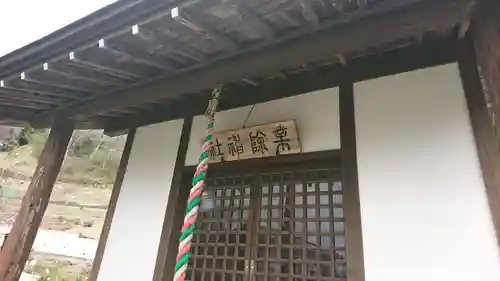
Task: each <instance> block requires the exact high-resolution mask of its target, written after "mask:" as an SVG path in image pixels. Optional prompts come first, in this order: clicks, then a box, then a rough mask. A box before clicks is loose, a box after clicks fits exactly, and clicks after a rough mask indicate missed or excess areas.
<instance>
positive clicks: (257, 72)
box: [0, 0, 469, 128]
mask: <svg viewBox="0 0 500 281" xmlns="http://www.w3.org/2000/svg"><path fill="white" fill-rule="evenodd" d="M424 2H427V3H432V4H429V5H436V3H438V2H443V3H445V2H449V3H451V2H453V3H455V2H456V3H455V8H449V9H457V8H456V6H457V5H464V7H465V5H466V3H468V2H469V1H466V0H464V1H460V0H458V1H457V0H456V1H450V0H432V1H428V0H357V1H354V0H253V1H245V0H198V1H174V0H171V1H153V0H149V1H125V0H124V1H118V3H116V4H113V5H110V6H108V7H106V8H104V9H103V10H101V11H98V12H97V13H96V14H93V15H91V16H89V17H87V18H85V19H82V20H80V21H79V22H77V23H75V24H73V25H71V26H68V27H67V28H65V29H63V30H61V31H58V32H56V33H54V34H53V35H50V36H48V37H47V38H45V39H42V40H40V41H38V42H35V43H33V44H32V45H29V46H27V47H25V48H23V49H21V50H19V51H16V52H14V53H12V54H9V55H7V56H5V57H3V58H1V59H0V79H1V82H0V123H2V122H3V123H4V124H19V122H20V121H26V122H30V123H33V124H37V125H39V126H48V125H50V122H51V120H53V118H56V117H58V116H59V117H71V118H74V119H75V120H77V121H78V123H79V125H80V126H81V127H84V126H87V127H96V128H106V127H109V126H111V125H110V124H122V125H123V124H127V125H128V124H129V123H130V122H132V123H133V122H136V123H137V122H138V121H137V120H138V118H139V116H145V115H146V116H147V115H148V114H149V115H150V114H152V113H153V112H158V111H161V112H175V109H176V108H187V107H190V106H189V104H192V103H194V104H195V105H193V106H192V107H196V106H198V108H197V109H195V110H194V111H192V112H191V111H190V112H191V113H192V114H197V113H199V111H200V110H202V109H201V108H200V107H201V105H202V104H204V101H205V100H206V98H207V93H208V92H209V91H210V88H211V87H212V86H214V85H217V84H224V85H225V86H228V87H229V88H231V89H233V90H234V91H235V92H236V91H240V92H251V91H262V90H263V89H264V88H262V87H261V86H263V85H265V84H266V83H267V81H271V80H273V79H281V80H283V81H290V80H289V78H290V77H294V75H295V76H296V74H297V73H301V72H304V71H305V72H307V73H310V72H311V71H313V72H314V71H316V72H318V71H319V70H321V71H320V72H323V68H324V67H329V68H332V66H333V67H337V66H338V65H342V64H345V63H346V62H347V61H351V60H356V59H357V58H359V57H363V56H367V55H370V54H373V53H375V54H379V55H380V54H382V53H383V52H385V51H387V50H394V49H400V48H403V47H407V46H409V45H415V44H417V45H418V44H422V42H423V41H424V42H427V41H433V40H435V39H436V38H440V40H441V39H443V38H444V39H445V40H447V39H449V38H450V37H452V36H454V34H455V33H454V28H455V27H456V24H458V23H459V22H458V21H460V20H461V19H462V18H463V15H462V14H465V12H464V11H462V10H463V9H462V7H461V6H460V9H457V10H459V11H458V12H457V13H456V14H457V15H456V18H452V19H450V20H449V22H448V21H446V22H445V23H442V21H441V19H435V20H434V21H433V22H431V23H426V24H427V26H425V27H423V28H416V27H415V26H408V27H406V29H407V30H408V32H407V33H403V32H402V31H394V32H393V31H392V30H391V27H390V25H387V24H388V23H390V22H389V21H387V22H386V23H385V24H386V27H387V28H388V29H386V30H379V32H380V34H378V35H377V36H375V35H374V34H370V36H372V37H373V36H375V37H374V38H375V39H373V40H372V42H373V43H371V42H370V41H367V40H368V39H366V40H365V41H367V42H364V43H359V44H358V45H357V46H355V45H353V46H350V47H347V43H346V42H343V41H346V40H343V41H342V42H339V43H338V44H335V46H333V45H329V46H332V47H331V48H332V49H335V48H336V47H338V46H337V45H339V46H340V45H342V46H344V47H343V49H342V48H340V51H339V50H336V51H335V52H333V51H332V52H333V53H331V52H329V51H327V50H325V51H322V52H319V53H320V54H318V52H315V51H314V50H315V49H314V48H312V47H310V48H309V49H307V48H305V49H303V50H302V52H304V53H306V55H301V56H303V59H299V58H296V57H297V55H294V54H301V52H300V51H299V49H298V47H297V48H296V50H294V47H295V46H298V45H300V44H305V43H304V42H307V43H308V44H311V46H313V43H314V42H315V41H314V40H317V41H318V42H317V44H316V43H314V44H316V45H314V46H316V47H317V48H320V45H318V44H326V43H327V41H325V40H327V39H328V37H330V36H333V34H334V32H337V31H339V30H342V28H343V26H349V25H351V26H352V25H353V23H356V22H360V21H362V20H363V19H365V18H374V17H377V16H379V15H380V17H382V15H383V16H384V17H387V18H389V15H395V14H396V13H395V12H394V11H399V10H404V9H405V7H406V10H409V9H408V7H412V9H413V5H421V6H422V7H423V5H424V4H422V3H424ZM178 3H184V4H182V5H181V6H179V9H178V10H174V11H173V12H172V10H171V9H172V8H174V7H176V6H177V5H178ZM449 3H447V4H446V5H445V4H443V7H451V6H450V5H449ZM457 3H458V4H457ZM426 5H427V4H426ZM421 10H422V11H426V10H425V9H423V8H422V9H421ZM177 12H178V13H177ZM406 13H410V12H409V11H406ZM416 16H417V15H416ZM418 16H420V17H422V20H423V16H424V15H423V14H422V13H421V14H420V15H418ZM404 18H405V19H406V18H408V17H406V16H405V17H404ZM379 21H380V20H379ZM426 21H428V20H426ZM410 24H411V22H410ZM399 28H400V27H399ZM351 29H353V31H355V30H356V29H354V27H353V28H351ZM365 29H366V28H365ZM344 33H346V32H344ZM384 33H391V34H393V37H390V36H389V37H388V38H387V39H385V38H382V37H384V36H386V34H384ZM318 34H319V35H318ZM330 34H332V35H330ZM349 34H351V32H349ZM320 35H321V36H322V37H319V36H320ZM312 36H316V37H312ZM344 36H347V35H345V34H344ZM325 38H327V39H325ZM320 39H321V40H322V41H321V40H320ZM351 41H352V40H351ZM311 42H312V43H311ZM291 46H293V47H291ZM325 46H327V45H323V47H325ZM323 49H325V48H323ZM327 49H330V47H328V48H327ZM280 50H283V52H281V51H280ZM308 50H309V51H308ZM321 50H322V49H321ZM273 51H274V52H275V55H272V54H273V53H272V52H273ZM293 51H295V53H293ZM265 55H268V56H269V57H268V58H271V60H275V61H273V62H272V65H270V66H264V65H257V62H255V63H254V64H255V67H250V64H248V63H250V62H251V61H252V60H253V59H254V58H255V61H258V58H261V59H262V60H263V62H264V64H265V62H269V64H271V62H270V59H266V56H265ZM279 56H282V57H279ZM287 56H288V57H287ZM290 57H293V58H294V59H293V60H290V59H289V58H290ZM244 59H247V60H246V61H245V60H244ZM238 61H239V62H240V64H239V65H241V68H243V69H238V70H233V71H231V69H230V68H228V67H226V68H224V67H225V66H226V65H228V64H229V63H234V65H236V66H237V65H238V63H237V62H238ZM245 63H247V64H245ZM220 69H223V70H225V72H223V74H224V75H223V74H220V75H218V76H217V75H215V74H214V75H215V76H213V77H212V76H210V73H215V72H217V71H222V70H220ZM212 70H213V71H212ZM217 73H218V72H217ZM196 77H202V78H203V77H206V79H205V80H207V81H204V80H203V79H196V80H194V81H193V79H195V78H196ZM190 78H191V80H190ZM181 82H183V84H181ZM290 82H291V81H290ZM161 87H163V88H161ZM297 87H299V86H297ZM299 88H300V87H299ZM155 91H156V92H155ZM158 91H161V92H164V93H163V94H162V93H157V92H158ZM296 91H297V89H291V92H296ZM153 92H155V93H153ZM237 98H238V97H236V99H237ZM233 99H235V98H233ZM236 99H235V100H236ZM266 99H269V98H266V97H264V98H261V100H266ZM238 104H241V103H238V102H237V101H236V102H235V103H234V105H233V104H232V105H229V104H227V105H226V107H232V106H236V105H238ZM177 115H179V114H177ZM177 115H176V114H173V113H172V114H170V113H169V114H167V115H162V117H159V118H160V119H172V118H175V117H179V116H177ZM181 115H182V114H181ZM2 120H3V121H2Z"/></svg>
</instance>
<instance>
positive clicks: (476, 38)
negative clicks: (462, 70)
mask: <svg viewBox="0 0 500 281" xmlns="http://www.w3.org/2000/svg"><path fill="white" fill-rule="evenodd" d="M478 2H479V3H478V4H477V5H476V9H475V10H474V11H473V14H472V21H471V30H470V33H469V36H470V38H471V40H472V42H473V45H474V50H475V59H476V63H477V65H478V66H479V71H480V76H481V78H482V83H483V90H484V93H485V94H486V97H487V100H486V101H487V102H488V103H489V105H490V107H489V110H490V116H491V119H492V121H493V126H494V128H495V133H496V136H497V138H498V139H499V140H500V1H498V0H482V1H478ZM499 143H500V141H499ZM499 147H500V145H499Z"/></svg>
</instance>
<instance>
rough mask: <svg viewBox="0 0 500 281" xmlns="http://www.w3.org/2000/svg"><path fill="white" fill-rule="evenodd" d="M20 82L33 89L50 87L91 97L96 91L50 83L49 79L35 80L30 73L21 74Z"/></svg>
mask: <svg viewBox="0 0 500 281" xmlns="http://www.w3.org/2000/svg"><path fill="white" fill-rule="evenodd" d="M20 78H21V80H22V81H24V82H26V83H27V84H31V85H33V87H50V88H51V89H61V90H62V91H66V90H69V91H75V92H81V93H86V94H87V95H91V93H92V92H93V91H92V90H94V91H95V90H96V89H92V88H91V89H88V88H84V87H80V86H77V85H74V84H67V83H60V82H56V83H54V82H53V81H50V80H51V79H43V80H41V79H37V78H35V77H32V76H31V75H30V73H27V72H21V76H20Z"/></svg>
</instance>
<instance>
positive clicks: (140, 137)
mask: <svg viewBox="0 0 500 281" xmlns="http://www.w3.org/2000/svg"><path fill="white" fill-rule="evenodd" d="M182 124H183V120H176V121H171V122H165V123H160V124H156V125H151V126H148V127H142V128H139V129H138V131H137V134H136V136H135V140H134V144H133V146H132V151H131V155H130V159H129V164H128V168H127V172H126V174H125V178H124V181H123V185H122V190H121V193H120V196H119V198H118V202H117V206H116V211H115V215H114V218H113V223H112V224H111V229H110V233H109V237H108V241H107V245H106V249H105V251H104V257H103V260H102V264H101V268H100V272H99V276H98V278H97V280H98V281H118V280H144V281H146V280H152V277H153V272H154V268H155V263H156V255H157V252H158V246H159V242H160V236H161V232H162V226H163V219H164V216H165V211H166V207H167V199H168V195H169V192H170V185H171V180H172V176H173V170H174V165H175V159H176V156H177V151H178V147H179V141H180V134H181V130H182Z"/></svg>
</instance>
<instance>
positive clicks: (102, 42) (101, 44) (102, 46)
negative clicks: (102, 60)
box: [97, 39, 106, 48]
mask: <svg viewBox="0 0 500 281" xmlns="http://www.w3.org/2000/svg"><path fill="white" fill-rule="evenodd" d="M97 45H98V46H99V48H105V47H106V43H105V41H104V39H100V40H99V42H98V43H97Z"/></svg>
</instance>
